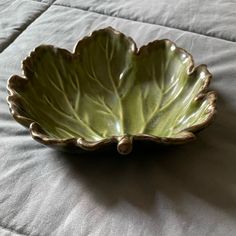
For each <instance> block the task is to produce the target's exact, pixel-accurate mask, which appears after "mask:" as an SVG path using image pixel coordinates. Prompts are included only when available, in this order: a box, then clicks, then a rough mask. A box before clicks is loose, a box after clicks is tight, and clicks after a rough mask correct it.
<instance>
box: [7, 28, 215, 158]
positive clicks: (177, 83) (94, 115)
mask: <svg viewBox="0 0 236 236" xmlns="http://www.w3.org/2000/svg"><path fill="white" fill-rule="evenodd" d="M22 69H23V74H24V75H23V76H21V77H20V76H17V75H13V76H12V77H11V78H10V79H9V81H8V86H7V88H8V91H9V96H8V98H7V100H8V104H9V107H10V112H11V114H12V115H13V117H14V118H15V120H16V121H18V122H19V123H21V124H22V125H24V126H26V127H29V129H30V132H31V135H32V136H33V138H34V139H35V140H37V141H39V142H41V143H43V144H45V145H48V146H52V147H57V148H60V149H69V150H70V149H73V150H74V149H75V150H77V149H78V150H80V149H85V150H97V149H100V148H102V147H104V146H106V145H110V144H111V143H117V149H118V151H119V153H121V154H127V153H129V152H130V151H131V150H132V146H133V141H134V140H151V141H154V142H156V143H161V144H182V143H185V142H188V141H190V140H193V139H194V138H195V135H194V133H195V132H196V131H198V130H200V129H202V128H204V127H206V126H207V125H208V124H209V123H210V122H211V120H212V118H213V115H214V113H215V100H216V95H215V93H214V92H208V91H207V88H208V85H209V81H210V78H211V74H210V73H209V72H208V70H207V67H206V66H205V65H200V66H197V67H194V63H193V59H192V56H191V55H190V54H188V53H187V52H186V51H185V50H183V49H181V48H178V47H177V46H176V45H175V44H174V43H173V42H171V41H170V40H167V39H164V40H156V41H154V42H151V43H149V44H148V45H146V46H143V47H141V48H140V49H137V47H136V44H135V42H134V41H133V40H132V39H131V38H129V37H126V36H125V35H124V34H122V33H120V32H118V31H116V30H114V29H112V28H110V27H109V28H105V29H101V30H98V31H94V32H93V33H92V34H91V35H90V36H88V37H85V38H83V39H82V40H81V41H79V42H78V44H77V45H76V47H75V50H74V52H73V53H71V52H69V51H67V50H65V49H60V48H56V47H54V46H50V45H42V46H39V47H37V48H36V49H35V50H34V51H33V52H31V54H30V56H29V57H27V58H26V59H25V60H24V61H23V63H22Z"/></svg>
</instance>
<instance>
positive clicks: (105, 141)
mask: <svg viewBox="0 0 236 236" xmlns="http://www.w3.org/2000/svg"><path fill="white" fill-rule="evenodd" d="M101 31H108V32H109V33H112V34H119V35H120V36H122V37H125V38H126V39H127V40H129V41H130V42H131V43H132V44H133V45H134V48H133V49H132V52H133V53H134V54H137V55H139V54H140V51H141V50H143V49H145V48H151V47H152V46H153V45H156V44H157V43H163V42H164V43H165V44H171V45H174V47H175V50H176V51H177V53H179V54H181V53H183V54H185V55H187V56H188V57H189V60H190V62H189V66H188V69H187V74H188V75H191V74H193V73H194V72H195V71H196V70H197V69H198V68H200V67H202V68H204V69H205V71H206V75H205V76H206V78H205V83H204V85H203V86H202V87H201V89H200V90H199V92H198V95H197V96H196V97H195V98H194V100H196V101H199V100H201V99H208V100H209V104H210V105H209V111H208V112H209V114H208V118H207V119H206V120H205V121H204V122H202V123H200V124H198V125H194V126H191V127H189V128H186V129H183V130H182V131H180V133H179V135H177V136H176V137H160V136H155V135H150V134H145V133H140V134H135V135H129V134H124V135H121V136H110V137H108V138H101V140H99V141H88V140H86V139H84V138H82V137H77V138H76V137H74V138H65V139H55V138H50V137H49V136H48V135H47V134H46V133H45V132H44V131H43V129H42V128H41V127H40V125H39V124H38V123H37V122H36V121H34V120H32V119H30V118H28V117H26V116H22V115H21V114H20V113H19V112H18V111H17V101H18V98H17V96H16V92H15V91H14V89H13V88H12V84H14V83H15V80H16V79H17V80H18V82H17V83H18V84H17V86H21V85H22V83H25V82H26V81H27V80H29V79H31V78H28V77H26V76H25V74H24V68H25V67H27V65H28V59H29V58H30V57H31V56H32V54H33V53H35V51H36V50H37V49H38V48H42V47H44V48H48V47H51V48H53V49H55V50H59V51H60V52H62V53H63V54H64V55H65V56H66V55H70V56H72V57H75V56H77V55H78V48H79V47H81V45H83V46H84V44H85V43H86V42H88V40H87V39H92V38H93V37H94V36H95V35H96V34H97V33H99V32H101ZM21 70H22V75H21V76H18V75H12V76H10V78H9V79H8V80H7V91H8V96H7V98H6V100H7V103H8V105H9V110H10V113H11V115H12V116H13V118H14V119H15V120H16V121H17V122H18V123H20V124H21V125H23V126H25V127H27V128H29V131H30V134H31V136H32V137H33V139H35V140H36V141H38V142H40V143H42V144H44V145H47V146H59V147H71V146H76V147H79V148H82V149H84V150H87V151H94V150H97V149H100V148H102V147H104V146H107V145H109V144H112V143H117V150H118V152H119V153H120V154H128V153H130V152H131V151H132V148H133V140H147V141H152V142H155V143H160V144H183V143H187V142H189V141H192V140H195V139H196V136H195V133H196V132H198V131H200V130H202V129H204V128H206V127H207V126H208V125H210V124H211V123H212V121H213V120H214V117H215V114H216V99H217V95H216V92H215V91H208V87H209V84H210V81H211V79H212V74H211V73H210V72H209V71H208V69H207V66H206V65H205V64H200V65H198V66H196V67H195V66H194V60H193V56H192V55H191V54H190V53H189V52H187V51H186V50H185V49H183V48H181V47H178V46H177V45H176V44H175V43H174V42H173V41H171V40H169V39H166V38H164V39H156V40H154V41H151V42H149V43H147V44H145V45H143V46H141V47H140V48H139V49H138V48H137V45H136V43H135V41H134V40H133V39H132V38H131V37H129V36H126V35H125V34H123V33H122V32H120V31H118V30H116V29H114V28H112V27H110V26H109V27H106V28H102V29H98V30H95V31H93V32H91V33H90V34H89V35H88V36H85V37H83V38H82V39H81V40H79V41H78V42H77V43H76V44H75V46H74V49H73V52H70V51H68V50H67V49H64V48H58V47H56V46H53V45H47V44H42V45H39V46H37V47H35V48H34V50H32V51H31V52H30V54H29V55H28V56H27V57H25V58H24V59H23V60H22V61H21Z"/></svg>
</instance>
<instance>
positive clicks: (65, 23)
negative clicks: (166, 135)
mask: <svg viewBox="0 0 236 236" xmlns="http://www.w3.org/2000/svg"><path fill="white" fill-rule="evenodd" d="M177 2H178V3H177ZM235 12H236V3H235V1H225V0H218V1H204V2H203V1H200V0H198V1H194V0H190V1H187V0H180V1H172V0H168V1H164V0H159V1H155V0H151V1H141V0H139V1H134V0H126V1H125V0H119V1H108V0H106V1H101V0H100V1H98V0H96V1H95V0H87V1H82V0H78V1H69V0H58V1H53V0H51V1H49V0H48V1H30V0H24V1H18V0H16V1H5V2H4V4H3V3H1V4H0V52H1V53H0V134H1V135H0V235H1V236H2V235H3V236H5V235H30V236H33V235H37V236H44V235H45V236H47V235H53V236H54V235H56V236H57V235H58V236H61V235H62V236H67V235H70V236H73V235H86V236H87V235H92V236H93V235H98V236H100V235H102V236H103V235H112V236H113V235H115V236H116V235H117V236H121V235H125V236H126V235H127V236H139V235H145V236H152V235H153V236H154V235H157V236H162V235H163V236H185V235H186V236H202V235H205V236H211V235H212V236H235V235H236V79H235V75H236V15H235ZM106 26H113V27H114V28H116V29H118V30H120V31H122V32H124V33H125V34H127V35H129V36H131V37H133V38H134V40H135V41H136V42H137V44H138V46H141V45H143V44H146V43H147V42H149V41H151V40H154V39H157V38H159V39H162V38H169V39H171V40H173V41H175V42H176V43H177V44H178V45H179V46H181V47H184V48H185V49H187V50H188V51H189V52H191V53H192V54H193V56H194V58H195V63H196V64H200V63H204V64H207V65H208V66H209V70H210V71H211V72H212V73H213V76H214V78H213V80H212V83H211V89H212V90H216V91H217V93H218V97H219V98H218V114H217V116H216V119H215V122H214V123H213V124H212V125H211V126H210V127H209V128H207V129H206V130H205V131H203V132H202V133H200V134H199V135H198V139H197V140H196V141H195V142H192V143H190V144H188V145H184V146H179V147H174V148H168V149H165V148H164V149H163V148H159V147H156V146H141V147H137V146H136V147H135V150H134V152H133V154H132V155H131V156H130V157H128V158H126V157H120V156H118V155H117V154H116V152H115V151H111V152H105V153H104V152H103V153H99V154H80V155H74V156H73V155H69V154H64V153H58V152H56V151H54V150H51V149H48V148H46V147H44V146H42V145H40V144H38V143H36V142H35V141H33V140H32V138H31V137H30V135H29V132H28V131H27V130H26V129H24V128H23V127H22V126H20V125H19V124H18V123H16V122H15V121H14V120H13V119H12V118H11V116H10V114H9V111H8V106H7V104H6V100H5V97H6V96H7V91H6V82H7V79H8V78H9V76H11V75H12V74H20V73H21V68H20V66H21V65H20V63H21V60H22V59H24V58H25V57H26V56H27V55H28V54H29V52H30V51H31V50H33V48H34V47H36V46H37V45H39V44H42V43H45V44H54V45H56V46H58V47H63V48H66V49H68V50H70V51H72V50H73V47H74V45H75V44H76V42H77V41H78V40H79V39H81V38H82V37H84V36H85V35H87V34H88V33H90V32H91V31H93V30H95V29H99V28H104V27H106Z"/></svg>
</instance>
